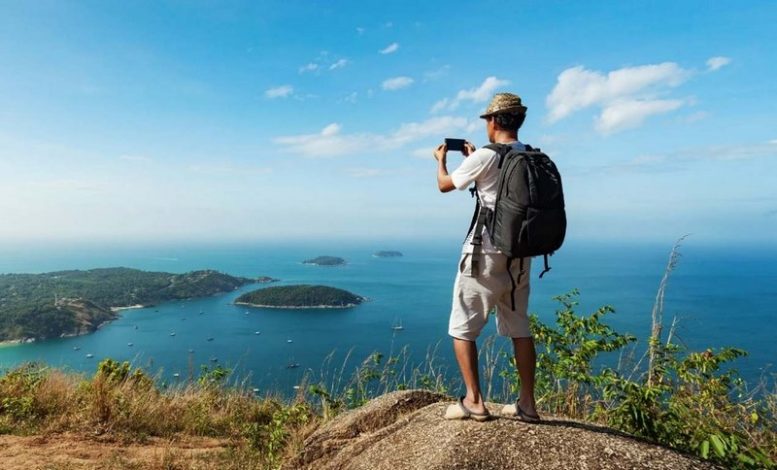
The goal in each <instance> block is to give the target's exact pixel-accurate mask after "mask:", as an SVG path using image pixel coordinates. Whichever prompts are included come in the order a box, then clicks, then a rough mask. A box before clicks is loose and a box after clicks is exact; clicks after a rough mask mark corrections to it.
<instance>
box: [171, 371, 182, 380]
mask: <svg viewBox="0 0 777 470" xmlns="http://www.w3.org/2000/svg"><path fill="white" fill-rule="evenodd" d="M180 376H181V374H179V373H178V372H176V373H175V374H173V377H175V378H176V379H177V378H178V377H180Z"/></svg>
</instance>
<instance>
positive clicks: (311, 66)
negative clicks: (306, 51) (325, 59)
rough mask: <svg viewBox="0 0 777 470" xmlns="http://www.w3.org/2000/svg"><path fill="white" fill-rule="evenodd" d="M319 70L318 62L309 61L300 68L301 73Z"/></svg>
mask: <svg viewBox="0 0 777 470" xmlns="http://www.w3.org/2000/svg"><path fill="white" fill-rule="evenodd" d="M316 70H318V64H316V63H314V62H309V63H307V64H305V65H303V66H302V67H300V68H299V73H307V72H315V71H316Z"/></svg>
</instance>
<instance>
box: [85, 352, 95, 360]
mask: <svg viewBox="0 0 777 470" xmlns="http://www.w3.org/2000/svg"><path fill="white" fill-rule="evenodd" d="M93 357H94V354H92V353H89V354H87V355H86V358H87V359H91V358H93Z"/></svg>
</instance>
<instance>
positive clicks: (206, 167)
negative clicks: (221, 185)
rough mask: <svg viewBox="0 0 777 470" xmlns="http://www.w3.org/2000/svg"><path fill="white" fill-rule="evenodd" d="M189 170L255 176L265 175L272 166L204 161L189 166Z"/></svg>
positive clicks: (213, 173)
mask: <svg viewBox="0 0 777 470" xmlns="http://www.w3.org/2000/svg"><path fill="white" fill-rule="evenodd" d="M189 171H192V172H194V173H201V174H205V175H211V176H214V175H227V176H234V175H238V176H256V175H266V174H269V173H272V168H269V167H264V166H253V165H237V164H233V163H228V162H227V163H220V164H213V163H205V164H195V165H191V166H189Z"/></svg>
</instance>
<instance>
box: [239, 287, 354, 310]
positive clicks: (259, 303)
mask: <svg viewBox="0 0 777 470" xmlns="http://www.w3.org/2000/svg"><path fill="white" fill-rule="evenodd" d="M364 300H365V299H364V297H360V296H358V295H356V294H353V293H351V292H348V291H347V290H343V289H337V288H334V287H327V286H317V285H316V286H314V285H308V284H300V285H294V286H277V287H266V288H264V289H258V290H255V291H251V292H248V293H246V294H243V295H241V296H240V297H238V298H237V299H236V300H235V304H237V305H248V306H251V307H266V308H349V307H355V306H357V305H359V304H361V303H362V302H364Z"/></svg>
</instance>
